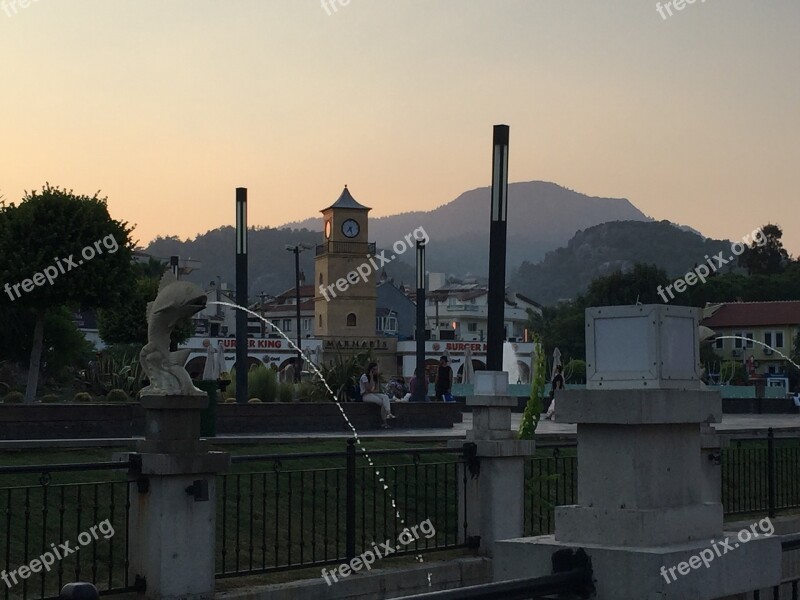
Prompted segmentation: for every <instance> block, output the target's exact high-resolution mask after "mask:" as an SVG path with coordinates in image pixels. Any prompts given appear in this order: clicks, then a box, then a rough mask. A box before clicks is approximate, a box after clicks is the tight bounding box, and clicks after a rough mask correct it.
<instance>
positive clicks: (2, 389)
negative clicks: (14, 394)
mask: <svg viewBox="0 0 800 600" xmlns="http://www.w3.org/2000/svg"><path fill="white" fill-rule="evenodd" d="M10 391H11V386H10V385H8V384H7V383H3V382H2V381H0V398H2V397H3V396H5V395H6V394H7V393H8V392H10Z"/></svg>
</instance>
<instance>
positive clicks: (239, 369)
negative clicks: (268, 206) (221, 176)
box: [236, 187, 248, 404]
mask: <svg viewBox="0 0 800 600" xmlns="http://www.w3.org/2000/svg"><path fill="white" fill-rule="evenodd" d="M236 304H238V305H239V306H243V307H245V308H247V188H242V187H240V188H236ZM247 370H248V368H247V313H246V312H244V311H243V310H237V311H236V402H237V403H238V404H247V400H248V395H247Z"/></svg>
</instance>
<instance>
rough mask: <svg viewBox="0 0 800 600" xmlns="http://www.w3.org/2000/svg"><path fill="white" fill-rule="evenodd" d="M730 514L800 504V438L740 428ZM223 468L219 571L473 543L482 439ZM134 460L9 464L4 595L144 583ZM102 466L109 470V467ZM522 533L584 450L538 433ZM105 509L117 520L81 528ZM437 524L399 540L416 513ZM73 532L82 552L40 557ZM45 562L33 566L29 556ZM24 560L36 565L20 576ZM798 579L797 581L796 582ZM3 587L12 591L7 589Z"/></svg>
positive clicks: (571, 480) (569, 480)
mask: <svg viewBox="0 0 800 600" xmlns="http://www.w3.org/2000/svg"><path fill="white" fill-rule="evenodd" d="M708 456H709V458H710V459H712V460H719V462H720V463H721V467H720V468H721V474H722V490H721V493H722V502H723V506H724V509H725V514H726V515H732V516H735V515H744V514H747V513H754V514H758V513H760V514H764V513H767V514H769V515H774V514H775V513H776V512H778V511H781V510H786V509H792V508H797V507H800V483H798V481H800V440H797V439H791V440H786V439H775V437H774V434H773V433H772V431H770V432H769V435H768V437H767V439H766V440H746V441H745V440H743V441H737V442H734V445H732V446H731V447H730V448H726V449H724V450H723V451H722V453H721V454H717V455H716V456H715V454H714V453H713V452H709V453H708ZM232 462H233V465H232V469H231V471H230V472H229V473H226V474H224V475H219V476H218V481H217V491H216V503H217V533H216V535H217V576H218V577H234V576H240V575H248V574H257V573H266V572H272V571H281V570H290V569H298V568H307V567H312V566H325V565H332V564H337V563H342V562H345V561H349V560H351V559H352V558H354V557H355V556H358V555H359V554H361V553H363V552H364V551H367V550H370V549H372V548H374V547H375V546H380V545H381V544H383V543H386V542H388V543H389V544H390V545H392V546H393V547H394V548H395V552H393V555H395V556H399V555H403V554H421V553H424V552H430V551H436V550H443V549H451V548H462V547H466V546H470V545H474V544H473V541H474V540H470V539H468V537H467V523H466V521H465V515H466V514H467V496H466V494H465V489H466V487H467V486H466V483H467V478H469V477H471V476H472V475H473V474H474V473H476V472H477V468H478V465H477V459H476V458H475V446H474V445H472V444H465V445H464V446H463V447H458V448H444V447H427V448H411V449H409V448H400V449H389V450H372V451H370V452H369V458H368V457H367V455H366V454H365V453H364V452H363V451H362V450H360V449H359V447H358V446H357V445H356V444H355V443H354V441H353V440H349V441H348V443H347V446H346V448H345V449H344V450H343V451H342V452H316V453H305V454H303V453H293V454H269V455H244V456H235V457H233V458H232ZM129 469H131V472H135V471H136V465H135V464H134V463H131V462H97V463H76V464H65V465H26V466H14V467H0V564H1V565H3V568H4V570H5V573H6V575H7V576H8V577H9V580H10V581H11V578H10V573H11V572H12V571H15V572H16V573H17V579H16V581H11V583H12V585H8V584H5V583H4V584H3V586H2V589H3V592H2V594H3V598H4V599H9V598H23V599H27V598H40V599H47V598H55V597H57V594H58V591H59V590H60V588H61V586H62V585H63V584H64V583H67V582H69V581H76V580H89V581H91V582H92V583H94V584H95V585H97V586H98V588H99V589H100V590H101V592H104V593H109V592H120V591H129V590H133V589H135V587H136V582H132V581H129V580H128V565H129V560H128V558H129V557H128V540H127V532H128V519H129V514H130V505H131V501H132V498H133V499H135V498H136V497H137V496H136V494H137V491H136V489H135V488H134V489H131V488H132V486H134V485H135V482H133V481H130V480H129V479H130V476H129V474H128V470H129ZM98 472H105V473H106V474H108V473H111V474H112V476H111V477H107V476H104V478H105V479H106V480H104V481H99V480H98V477H97V473H98ZM525 493H526V500H525V535H541V534H547V533H552V531H553V528H554V522H553V511H554V508H555V506H558V505H564V504H574V503H576V501H577V450H576V447H575V446H574V445H573V446H559V447H540V448H538V449H537V454H536V456H535V457H532V458H531V459H529V460H527V462H526V467H525ZM106 519H107V520H108V523H109V525H110V526H111V527H113V530H114V534H113V536H110V537H108V538H106V537H102V536H101V537H99V538H93V539H92V540H91V541H90V542H87V543H86V544H85V545H82V544H81V543H79V536H80V535H81V533H85V532H87V531H88V530H90V528H91V527H92V526H96V525H98V524H99V523H101V522H103V521H105V520H106ZM427 520H430V524H431V527H432V528H433V531H431V532H429V533H430V534H429V533H426V532H425V531H421V532H420V531H419V530H418V532H417V535H415V536H414V538H413V539H408V538H406V540H407V543H403V542H401V541H400V535H401V533H402V532H403V531H404V529H405V528H406V527H408V528H413V527H414V526H419V525H420V524H421V523H424V522H425V521H427ZM65 542H69V543H70V547H71V548H74V549H75V552H72V553H70V554H69V556H64V557H61V558H59V559H57V560H55V561H54V562H53V564H52V565H47V568H45V566H44V565H41V564H39V565H36V563H34V562H32V561H36V560H38V561H39V563H41V559H40V557H41V556H42V555H44V554H45V553H46V552H52V551H53V550H54V549H56V548H58V547H59V546H60V545H61V544H63V543H65ZM34 566H35V567H39V568H36V570H34V569H33V568H31V567H34ZM20 567H27V568H28V569H29V571H30V572H24V573H25V575H27V577H20V576H19V575H20ZM793 585H794V586H796V585H797V582H795V583H794V584H793ZM0 600H2V599H0Z"/></svg>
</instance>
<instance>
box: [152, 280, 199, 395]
mask: <svg viewBox="0 0 800 600" xmlns="http://www.w3.org/2000/svg"><path fill="white" fill-rule="evenodd" d="M206 300H207V298H206V294H205V292H203V290H201V289H200V288H199V287H198V286H196V285H195V284H193V283H189V282H188V281H178V280H177V279H176V278H175V276H174V275H173V274H172V272H170V271H167V272H166V273H165V274H164V276H163V277H162V278H161V282H160V283H159V285H158V295H156V299H155V300H153V301H152V302H148V303H147V345H145V346H144V348H142V351H141V353H140V354H139V360H140V361H141V363H142V368H143V369H144V372H145V373H146V374H147V377H148V378H149V379H150V385H148V386H147V387H145V388H142V390H141V392H140V395H142V396H186V395H188V396H196V395H197V396H205V395H206V392H204V391H202V390H198V389H197V388H196V387H194V385H193V384H192V379H191V378H190V377H189V373H188V372H187V371H186V369H185V368H184V366H183V365H184V363H185V362H186V359H187V358H188V357H189V353H190V352H191V350H179V351H177V352H170V349H169V342H170V334H171V333H172V330H173V329H174V328H175V325H176V324H177V323H178V321H179V320H180V319H183V318H184V317H190V316H192V315H193V314H195V313H197V312H199V311H201V310H203V309H204V308H205V307H206Z"/></svg>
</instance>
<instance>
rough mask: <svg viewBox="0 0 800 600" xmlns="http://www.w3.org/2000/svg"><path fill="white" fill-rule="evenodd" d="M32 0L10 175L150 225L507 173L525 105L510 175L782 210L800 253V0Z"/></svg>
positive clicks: (429, 190)
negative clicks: (496, 167)
mask: <svg viewBox="0 0 800 600" xmlns="http://www.w3.org/2000/svg"><path fill="white" fill-rule="evenodd" d="M328 1H329V2H333V1H334V0H328ZM19 2H20V0H16V4H14V0H5V2H2V0H0V56H1V57H2V60H3V65H2V68H0V91H2V94H1V95H0V109H2V112H1V113H0V114H1V115H2V116H1V117H0V119H1V120H0V123H2V129H0V131H1V132H2V133H1V134H0V139H1V140H2V144H1V145H0V193H2V194H3V195H4V196H5V197H6V199H7V200H11V201H16V200H18V199H19V198H20V197H21V196H22V195H23V193H24V190H26V189H33V188H40V187H41V186H42V185H43V184H44V183H45V182H46V181H49V182H50V183H52V184H57V185H60V186H62V187H67V188H72V189H74V190H75V191H76V192H80V193H88V194H91V193H93V192H95V191H96V190H102V193H103V194H104V195H107V196H108V197H109V205H110V209H111V213H112V215H113V216H114V217H116V218H119V219H123V220H127V221H129V222H131V223H134V224H136V231H135V237H136V238H137V239H138V240H139V241H140V243H141V244H145V243H146V242H148V241H149V240H150V239H152V238H153V237H154V236H156V235H178V236H180V237H182V238H185V237H194V236H195V235H196V234H197V233H202V232H204V231H206V230H208V229H213V228H215V227H218V226H220V225H228V224H233V219H234V204H233V202H234V188H235V187H237V186H245V187H248V188H249V196H250V224H251V225H261V226H277V225H281V224H283V223H286V222H289V221H293V220H300V219H303V218H306V217H309V216H314V215H318V212H317V211H318V210H319V209H321V208H324V207H325V206H327V205H329V204H330V203H331V202H332V201H333V200H335V199H336V197H337V196H338V195H339V192H340V191H341V188H342V186H343V185H344V184H345V183H347V184H349V187H350V189H351V191H352V193H353V195H354V196H355V197H356V198H357V199H358V200H359V201H360V202H362V203H364V204H367V205H368V206H371V207H373V209H374V210H373V213H372V215H373V216H381V215H388V214H394V213H397V212H404V211H409V210H417V209H430V208H433V207H435V206H437V205H441V204H444V203H446V202H449V201H451V200H453V199H454V198H455V197H457V196H458V195H459V194H460V193H462V192H463V191H466V190H468V189H472V188H475V187H480V186H485V185H489V182H490V171H491V134H492V125H493V124H495V123H507V124H508V125H510V127H511V149H510V179H511V181H529V180H545V181H553V182H556V183H558V184H560V185H563V186H565V187H568V188H572V189H575V190H577V191H579V192H582V193H585V194H588V195H592V196H595V195H596V196H613V197H625V198H628V199H629V200H631V202H633V203H634V204H635V205H636V206H637V207H639V208H640V209H641V210H642V211H643V212H645V213H646V214H648V215H650V216H652V217H654V218H656V219H670V220H672V221H675V222H678V223H682V224H687V225H690V226H692V227H695V228H696V229H699V230H700V231H701V232H703V233H704V234H706V235H710V236H713V237H725V238H730V239H737V238H741V237H742V236H743V235H745V234H746V233H749V232H750V231H752V230H753V229H754V228H756V227H758V226H759V225H761V224H763V223H766V222H768V221H772V222H777V223H779V224H781V225H782V226H783V228H784V230H785V238H784V241H785V245H786V246H787V248H788V249H789V251H790V252H791V253H793V254H795V255H798V254H800V219H798V209H797V202H798V192H800V164H799V161H798V159H799V158H800V135H798V134H800V70H798V60H800V35H798V33H797V27H798V25H800V2H798V0H707V1H705V2H702V1H701V0H697V2H695V3H694V4H691V5H686V6H685V8H684V9H683V10H682V11H675V9H673V12H674V15H673V16H672V17H668V18H667V19H663V18H662V17H661V16H660V15H659V12H658V11H657V10H656V3H655V2H651V1H650V0H613V1H612V0H607V1H593V2H590V1H588V0H580V1H579V0H350V1H349V3H348V4H346V5H343V4H342V2H347V0H337V9H338V10H336V11H335V12H334V9H333V8H332V7H330V6H329V7H328V11H329V12H330V14H328V12H327V11H326V10H325V9H324V8H323V7H322V6H321V3H320V0H224V1H223V0H216V1H208V0H169V1H162V2H155V1H151V2H142V1H137V2H134V1H132V0H28V2H30V4H29V5H28V6H27V7H22V6H20V5H19ZM662 4H664V3H663V2H662ZM512 210H513V208H512ZM487 218H488V209H487Z"/></svg>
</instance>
